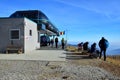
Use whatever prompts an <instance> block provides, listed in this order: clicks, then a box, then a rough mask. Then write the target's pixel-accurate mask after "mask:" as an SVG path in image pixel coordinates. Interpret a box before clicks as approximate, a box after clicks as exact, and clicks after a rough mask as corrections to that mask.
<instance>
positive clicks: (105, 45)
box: [78, 37, 109, 61]
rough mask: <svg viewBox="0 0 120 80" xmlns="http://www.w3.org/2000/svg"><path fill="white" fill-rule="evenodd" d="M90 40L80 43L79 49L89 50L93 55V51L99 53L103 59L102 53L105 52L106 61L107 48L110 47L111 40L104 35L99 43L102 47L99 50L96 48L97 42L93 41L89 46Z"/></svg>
mask: <svg viewBox="0 0 120 80" xmlns="http://www.w3.org/2000/svg"><path fill="white" fill-rule="evenodd" d="M88 44H89V42H85V43H83V42H81V43H79V44H78V51H79V50H86V51H88V52H90V53H91V54H90V56H92V54H93V53H95V52H96V53H99V58H100V59H101V56H102V53H103V54H104V61H106V50H107V48H108V45H109V42H108V40H107V39H105V38H104V37H102V38H101V40H100V41H99V43H98V45H99V48H100V51H99V50H96V43H93V44H92V45H91V47H90V48H89V47H88Z"/></svg>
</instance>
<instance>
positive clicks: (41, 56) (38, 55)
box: [0, 50, 66, 61]
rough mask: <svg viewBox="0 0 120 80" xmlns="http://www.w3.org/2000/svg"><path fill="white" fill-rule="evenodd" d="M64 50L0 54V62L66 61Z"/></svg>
mask: <svg viewBox="0 0 120 80" xmlns="http://www.w3.org/2000/svg"><path fill="white" fill-rule="evenodd" d="M64 53H65V51H64V50H34V51H31V52H30V53H25V54H17V53H16V54H2V53H1V54H0V60H42V61H65V60H66V59H65V57H66V54H64Z"/></svg>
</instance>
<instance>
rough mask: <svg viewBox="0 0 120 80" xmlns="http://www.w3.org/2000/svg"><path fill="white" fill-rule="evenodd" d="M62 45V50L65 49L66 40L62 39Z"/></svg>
mask: <svg viewBox="0 0 120 80" xmlns="http://www.w3.org/2000/svg"><path fill="white" fill-rule="evenodd" d="M61 44H62V49H64V46H65V41H64V38H62V40H61Z"/></svg>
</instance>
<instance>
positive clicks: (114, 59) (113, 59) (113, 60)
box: [107, 56, 120, 67]
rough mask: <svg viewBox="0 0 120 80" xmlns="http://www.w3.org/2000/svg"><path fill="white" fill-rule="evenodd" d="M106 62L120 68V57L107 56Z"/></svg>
mask: <svg viewBox="0 0 120 80" xmlns="http://www.w3.org/2000/svg"><path fill="white" fill-rule="evenodd" d="M107 61H108V62H110V63H112V64H114V65H116V66H119V67H120V56H108V58H107Z"/></svg>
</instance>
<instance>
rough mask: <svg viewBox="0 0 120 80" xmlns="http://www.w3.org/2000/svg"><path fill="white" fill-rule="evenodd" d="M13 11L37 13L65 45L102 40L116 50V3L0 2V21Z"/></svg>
mask: <svg viewBox="0 0 120 80" xmlns="http://www.w3.org/2000/svg"><path fill="white" fill-rule="evenodd" d="M16 10H41V11H42V12H43V13H45V14H46V15H47V16H48V18H49V19H50V20H51V22H53V23H54V25H56V27H57V28H58V29H59V30H60V31H64V30H65V31H66V34H67V39H68V41H69V42H81V41H82V42H85V41H89V42H98V41H99V40H100V39H101V37H102V36H104V37H105V38H106V39H108V41H109V42H110V44H112V45H115V46H118V47H120V36H119V35H120V0H1V1H0V17H8V16H9V15H10V14H12V13H13V12H15V11H16ZM62 37H65V38H66V35H65V36H62Z"/></svg>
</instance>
